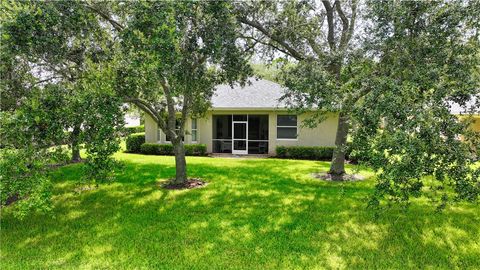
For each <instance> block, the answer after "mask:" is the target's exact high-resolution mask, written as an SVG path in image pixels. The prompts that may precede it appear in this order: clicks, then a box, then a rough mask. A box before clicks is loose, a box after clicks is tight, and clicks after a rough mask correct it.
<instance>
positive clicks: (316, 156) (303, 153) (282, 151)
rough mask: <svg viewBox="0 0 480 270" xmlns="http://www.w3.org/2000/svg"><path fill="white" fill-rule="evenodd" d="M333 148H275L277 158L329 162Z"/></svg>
mask: <svg viewBox="0 0 480 270" xmlns="http://www.w3.org/2000/svg"><path fill="white" fill-rule="evenodd" d="M333 149H334V147H323V146H277V149H276V151H277V157H279V158H291V159H311V160H330V159H332V155H333Z"/></svg>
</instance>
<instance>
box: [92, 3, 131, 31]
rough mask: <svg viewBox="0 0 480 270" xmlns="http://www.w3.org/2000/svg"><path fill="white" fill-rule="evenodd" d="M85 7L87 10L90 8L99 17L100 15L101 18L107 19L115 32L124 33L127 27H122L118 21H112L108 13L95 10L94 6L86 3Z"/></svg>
mask: <svg viewBox="0 0 480 270" xmlns="http://www.w3.org/2000/svg"><path fill="white" fill-rule="evenodd" d="M85 6H86V7H87V8H89V9H90V10H92V11H93V12H95V13H97V14H98V15H100V17H102V18H103V19H105V20H106V21H107V22H109V23H110V24H111V25H112V26H113V28H115V30H117V31H122V30H123V29H124V28H125V27H124V26H123V25H121V24H120V23H119V22H117V21H116V20H114V19H112V18H111V17H110V16H109V15H108V14H107V13H105V12H103V11H101V10H100V9H98V8H95V7H93V6H92V5H90V4H88V3H86V4H85Z"/></svg>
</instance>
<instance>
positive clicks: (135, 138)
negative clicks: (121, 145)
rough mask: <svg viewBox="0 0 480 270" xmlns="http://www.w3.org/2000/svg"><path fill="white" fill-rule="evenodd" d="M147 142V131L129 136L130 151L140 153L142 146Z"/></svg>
mask: <svg viewBox="0 0 480 270" xmlns="http://www.w3.org/2000/svg"><path fill="white" fill-rule="evenodd" d="M144 143H145V133H134V134H130V135H129V136H128V137H127V140H126V145H127V152H128V153H140V150H141V149H140V147H141V146H142V144H144Z"/></svg>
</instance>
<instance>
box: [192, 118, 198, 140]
mask: <svg viewBox="0 0 480 270" xmlns="http://www.w3.org/2000/svg"><path fill="white" fill-rule="evenodd" d="M196 141H197V119H192V142H196Z"/></svg>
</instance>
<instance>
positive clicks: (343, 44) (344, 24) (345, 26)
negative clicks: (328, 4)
mask: <svg viewBox="0 0 480 270" xmlns="http://www.w3.org/2000/svg"><path fill="white" fill-rule="evenodd" d="M334 6H335V9H336V11H337V13H338V16H339V17H340V20H341V21H342V35H341V37H340V44H339V46H338V47H339V48H340V50H343V49H344V48H345V47H346V46H347V44H348V30H349V22H348V18H347V16H345V13H344V12H343V10H342V5H341V3H340V1H338V0H337V1H335V4H334Z"/></svg>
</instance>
